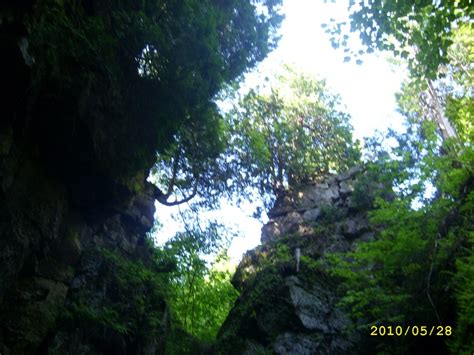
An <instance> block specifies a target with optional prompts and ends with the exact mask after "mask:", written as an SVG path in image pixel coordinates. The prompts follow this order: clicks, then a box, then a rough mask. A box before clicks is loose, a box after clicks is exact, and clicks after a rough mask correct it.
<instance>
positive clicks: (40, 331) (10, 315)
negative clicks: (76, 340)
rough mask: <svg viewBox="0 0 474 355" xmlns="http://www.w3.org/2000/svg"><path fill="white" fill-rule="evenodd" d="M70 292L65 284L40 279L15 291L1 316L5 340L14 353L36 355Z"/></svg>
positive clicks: (33, 279) (24, 282) (20, 285)
mask: <svg viewBox="0 0 474 355" xmlns="http://www.w3.org/2000/svg"><path fill="white" fill-rule="evenodd" d="M67 290H68V288H67V286H65V285H64V284H63V283H61V282H57V281H53V280H50V279H45V278H41V277H32V278H26V279H23V280H21V281H20V282H19V283H18V285H17V286H16V288H15V291H14V292H13V293H12V294H10V295H8V297H7V301H6V302H5V303H4V305H3V307H2V313H1V314H2V317H1V318H2V323H3V329H4V332H3V337H4V339H5V343H6V344H7V345H8V347H9V348H10V349H11V351H12V352H13V353H15V354H27V353H30V354H31V353H34V352H35V351H36V349H37V347H38V345H39V344H40V343H41V342H42V341H43V339H44V338H45V336H46V334H47V333H48V331H49V330H50V329H51V328H52V327H53V326H54V324H55V322H56V320H57V318H58V316H59V314H60V313H61V311H62V306H63V304H64V300H65V299H66V294H67ZM18 309H21V310H22V312H18V311H17V310H18Z"/></svg>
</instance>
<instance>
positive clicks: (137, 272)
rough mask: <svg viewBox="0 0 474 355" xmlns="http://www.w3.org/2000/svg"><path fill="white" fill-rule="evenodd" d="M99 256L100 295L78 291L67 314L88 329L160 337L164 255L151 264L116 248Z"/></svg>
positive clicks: (165, 286) (130, 336)
mask: <svg viewBox="0 0 474 355" xmlns="http://www.w3.org/2000/svg"><path fill="white" fill-rule="evenodd" d="M155 251H156V252H157V253H158V251H157V250H155ZM101 256H102V258H103V261H102V266H101V269H100V272H101V280H102V282H103V285H104V286H103V287H104V288H105V291H104V292H105V293H104V295H103V299H101V300H99V302H98V301H97V300H95V295H94V294H93V293H90V292H89V291H88V290H83V291H81V293H80V294H79V295H77V296H75V297H74V298H73V299H74V302H73V303H72V304H71V305H70V306H69V307H68V310H67V318H69V319H71V320H73V322H74V324H83V325H84V327H85V328H86V329H91V331H92V330H93V331H95V332H99V333H103V334H105V333H106V331H107V332H112V334H113V333H117V334H120V335H122V336H123V337H124V339H125V340H126V341H128V340H130V339H141V340H142V341H143V342H146V341H147V340H150V339H160V340H161V341H163V340H164V339H163V338H162V337H163V332H164V330H165V329H166V327H167V325H166V324H164V320H165V319H166V312H167V310H166V303H165V299H166V296H167V294H166V293H167V289H168V278H167V274H166V273H165V272H162V271H161V272H160V263H161V262H162V261H163V260H164V259H163V256H158V254H157V255H156V258H157V259H156V263H152V264H150V265H144V264H143V262H141V261H134V260H130V259H128V258H127V257H124V256H123V255H121V254H120V253H119V252H116V251H110V250H105V249H104V250H102V251H101ZM94 292H95V291H94ZM93 300H95V301H93ZM99 333H98V334H99ZM93 336H97V334H93Z"/></svg>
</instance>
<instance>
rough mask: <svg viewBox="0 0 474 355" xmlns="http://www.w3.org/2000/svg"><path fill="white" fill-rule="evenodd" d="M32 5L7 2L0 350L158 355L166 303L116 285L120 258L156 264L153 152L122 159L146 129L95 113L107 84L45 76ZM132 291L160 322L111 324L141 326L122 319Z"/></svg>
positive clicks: (0, 123)
mask: <svg viewBox="0 0 474 355" xmlns="http://www.w3.org/2000/svg"><path fill="white" fill-rule="evenodd" d="M34 5H35V2H33V1H31V2H22V4H12V5H8V4H5V5H1V6H0V46H1V53H2V65H1V66H0V67H1V69H0V70H1V71H0V77H1V78H2V79H1V80H0V83H1V84H0V85H1V89H2V90H1V92H2V95H1V97H0V100H1V101H0V107H1V115H0V265H1V267H0V320H1V322H0V353H2V354H4V355H5V354H34V353H37V352H38V353H47V352H50V353H51V352H52V351H53V353H58V354H67V353H115V354H125V353H137V354H138V353H150V354H151V353H156V352H158V353H159V352H160V349H162V347H163V346H164V345H163V344H164V333H165V332H166V328H167V323H166V318H167V312H166V304H165V302H164V298H163V297H162V295H160V294H159V292H157V290H156V287H154V286H153V287H152V286H150V285H147V284H146V282H143V283H142V284H139V285H138V284H137V285H135V287H136V288H135V289H134V290H133V291H132V290H129V289H127V290H125V289H123V285H122V284H121V283H120V282H121V277H122V276H123V275H122V274H121V267H123V265H122V266H121V264H120V262H122V261H123V260H125V261H123V262H128V263H131V264H130V265H132V266H133V265H139V266H140V267H142V268H152V267H153V255H152V249H151V248H150V245H149V244H148V242H147V237H146V233H147V232H148V231H149V230H150V229H151V227H152V225H153V214H154V210H155V208H154V200H153V198H152V197H151V191H148V190H149V188H150V186H149V185H148V183H147V182H146V181H145V178H146V176H147V174H148V171H147V167H149V166H151V162H152V160H153V158H154V154H155V151H154V149H152V148H151V147H152V146H153V144H151V143H150V140H149V139H144V138H143V137H140V139H139V140H140V141H141V142H142V145H136V146H135V149H134V150H133V152H135V153H127V154H125V153H124V152H125V151H129V148H130V144H132V143H133V144H136V143H137V140H136V139H134V138H133V137H130V136H133V133H134V132H135V131H136V129H135V130H131V129H129V128H130V127H131V126H132V125H137V124H140V123H141V122H127V117H125V116H121V117H120V118H117V117H116V116H114V115H111V116H110V115H109V114H110V112H108V111H107V109H106V108H104V107H101V105H100V102H99V101H96V102H94V104H92V105H91V102H90V100H91V97H92V96H93V94H94V93H96V92H97V91H100V90H101V89H102V87H101V85H102V84H101V85H99V84H98V85H96V86H95V87H94V85H93V84H91V83H88V82H86V81H82V82H81V81H79V82H80V84H79V86H78V87H75V88H71V87H70V86H67V85H64V86H62V85H60V83H59V84H58V82H55V81H54V79H53V78H52V77H53V75H51V78H49V77H48V76H47V75H44V73H41V74H39V73H38V66H41V65H39V64H38V62H39V61H41V60H42V59H44V58H38V57H34V56H33V55H32V54H31V52H30V49H31V48H32V47H33V44H32V43H31V38H30V35H29V33H31V31H28V30H27V28H26V25H25V23H27V21H26V19H27V18H29V16H30V17H31V16H33V14H34V11H33V8H34ZM78 75H80V74H78ZM81 85H82V86H81ZM84 107H86V108H87V109H84ZM127 132H128V134H129V135H130V136H129V135H128V134H127ZM146 134H147V133H146ZM145 138H146V137H145ZM134 154H135V155H134ZM113 157H115V158H116V160H113V159H112V158H113ZM127 265H128V264H127ZM127 292H128V293H130V294H127ZM137 294H138V295H140V297H146V298H148V303H149V307H153V308H150V309H145V310H143V312H148V313H150V314H152V315H153V316H154V317H155V318H156V319H157V320H159V321H157V322H155V323H157V324H154V325H149V324H148V325H147V323H146V322H145V321H144V320H143V322H141V324H140V325H141V327H142V329H141V330H140V331H138V330H137V329H138V327H137V326H136V325H133V326H130V327H129V328H128V329H125V330H124V329H122V331H121V329H120V328H117V327H115V328H114V326H112V325H111V324H109V323H113V321H114V320H117V321H120V320H122V319H123V318H124V317H126V316H127V315H128V316H130V317H131V321H130V322H132V323H133V322H136V323H137V322H139V321H140V320H139V316H140V315H134V314H132V313H133V310H127V309H125V310H123V311H117V305H118V304H119V303H120V302H123V300H122V299H121V297H124V295H125V296H127V297H128V298H129V299H130V300H131V301H130V302H131V303H133V300H134V298H133V297H134V295H137ZM79 306H80V307H82V308H80V309H79ZM125 308H126V307H125ZM104 310H111V311H110V312H109V313H107V314H106V313H104ZM80 311H81V312H82V313H81V312H80ZM112 311H113V312H115V313H117V312H118V314H117V315H115V313H113V312H112ZM121 312H122V313H121ZM127 312H128V313H127ZM130 312H131V313H130ZM131 314H132V315H131ZM66 316H67V317H66ZM132 316H136V317H135V318H133V317H132ZM107 317H109V318H107ZM114 317H115V318H114ZM107 322H109V323H107ZM145 333H148V334H147V335H145Z"/></svg>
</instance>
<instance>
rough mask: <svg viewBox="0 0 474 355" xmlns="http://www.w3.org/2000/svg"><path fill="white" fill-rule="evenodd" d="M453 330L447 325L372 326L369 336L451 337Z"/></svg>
mask: <svg viewBox="0 0 474 355" xmlns="http://www.w3.org/2000/svg"><path fill="white" fill-rule="evenodd" d="M452 334H453V328H452V327H451V326H449V325H446V326H443V325H431V326H428V325H407V326H402V325H372V326H371V327H370V335H371V336H382V337H383V336H410V335H411V336H422V337H424V336H451V335H452Z"/></svg>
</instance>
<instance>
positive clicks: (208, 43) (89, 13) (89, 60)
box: [25, 0, 282, 187]
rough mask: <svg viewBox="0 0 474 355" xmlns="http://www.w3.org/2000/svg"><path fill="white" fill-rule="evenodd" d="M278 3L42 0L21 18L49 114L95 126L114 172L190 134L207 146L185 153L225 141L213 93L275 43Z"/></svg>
mask: <svg viewBox="0 0 474 355" xmlns="http://www.w3.org/2000/svg"><path fill="white" fill-rule="evenodd" d="M279 6H280V1H279V0H268V1H267V0H263V1H252V2H250V1H246V0H232V1H226V2H216V1H210V0H206V1H200V0H199V1H198V0H186V1H167V0H160V1H149V0H146V1H139V2H136V1H130V0H127V1H119V2H110V1H105V0H101V1H73V0H66V1H55V0H41V1H36V2H35V4H34V7H33V11H32V12H31V13H30V14H28V16H27V18H26V19H25V25H26V27H27V29H28V32H29V37H28V41H29V51H30V54H31V56H32V58H34V65H33V66H32V68H33V77H34V85H33V87H34V89H35V90H38V91H39V92H40V96H41V99H44V100H45V102H46V103H48V104H51V105H52V107H51V108H49V107H45V108H43V109H44V110H46V109H48V110H51V111H54V114H53V113H52V112H47V111H46V112H44V115H45V116H61V118H62V121H61V127H63V126H62V125H64V126H65V128H64V129H63V132H66V133H67V134H71V135H72V136H73V137H75V136H74V133H76V134H77V132H78V131H79V128H80V127H82V126H83V127H84V129H86V130H90V131H91V132H90V136H91V137H90V138H89V139H91V140H92V143H91V145H92V146H93V149H94V150H95V151H94V153H95V154H96V155H97V156H98V157H99V159H100V160H101V164H103V166H104V167H103V170H104V171H107V170H109V171H111V172H112V173H115V174H116V175H121V174H124V173H126V174H132V173H136V171H137V170H139V169H143V168H145V167H148V166H150V165H151V164H152V163H153V160H154V158H156V155H155V154H156V152H157V151H158V153H159V154H160V158H159V159H160V161H161V159H163V161H164V162H166V160H167V158H168V157H167V152H168V151H169V150H172V148H171V146H172V145H173V144H175V145H180V144H181V145H188V144H189V140H190V139H191V138H189V137H187V135H186V133H185V132H187V133H188V134H191V133H192V134H193V135H194V137H193V139H192V143H196V142H201V144H199V145H198V146H195V148H196V149H195V150H194V151H192V150H191V149H190V148H189V147H188V148H187V149H186V150H185V153H183V156H184V155H186V156H187V158H188V159H190V160H192V158H193V157H192V155H193V154H197V153H198V152H201V155H202V157H204V158H210V159H212V158H213V157H214V155H213V154H215V147H214V145H213V144H212V142H214V141H219V130H218V129H216V126H219V124H217V125H216V122H218V121H219V118H218V113H217V112H218V111H217V108H216V105H215V104H214V103H213V102H212V99H213V97H214V96H215V95H216V94H217V93H218V92H219V90H220V89H221V87H222V86H223V84H224V83H226V82H230V81H233V80H238V77H239V76H241V75H242V74H243V73H244V72H245V71H246V70H248V69H249V68H252V67H253V66H255V65H256V63H258V62H260V61H261V60H262V59H263V58H265V56H266V55H267V54H268V53H269V51H271V50H272V49H273V48H275V46H276V43H277V41H278V36H277V34H276V30H277V28H278V26H279V24H280V22H281V20H282V16H281V15H280V14H279ZM45 88H47V90H45ZM43 96H44V97H43ZM58 112H60V114H58ZM77 127H79V128H77ZM71 132H72V133H71ZM183 136H186V137H185V138H183ZM65 140H66V141H67V138H65ZM204 141H206V142H209V145H211V146H210V147H207V146H206V144H205V143H203V142H204ZM68 143H71V140H69V142H68ZM172 154H173V153H172ZM161 155H163V157H161ZM200 159H201V157H199V158H198V160H199V161H201V160H200ZM204 160H205V159H204ZM112 161H113V163H112ZM189 163H190V164H192V167H193V169H194V170H195V167H196V164H194V161H190V162H189ZM203 164H204V162H203ZM186 172H188V170H186ZM193 173H194V175H195V171H193V172H192V173H191V175H193ZM184 187H186V184H185V186H184Z"/></svg>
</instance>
